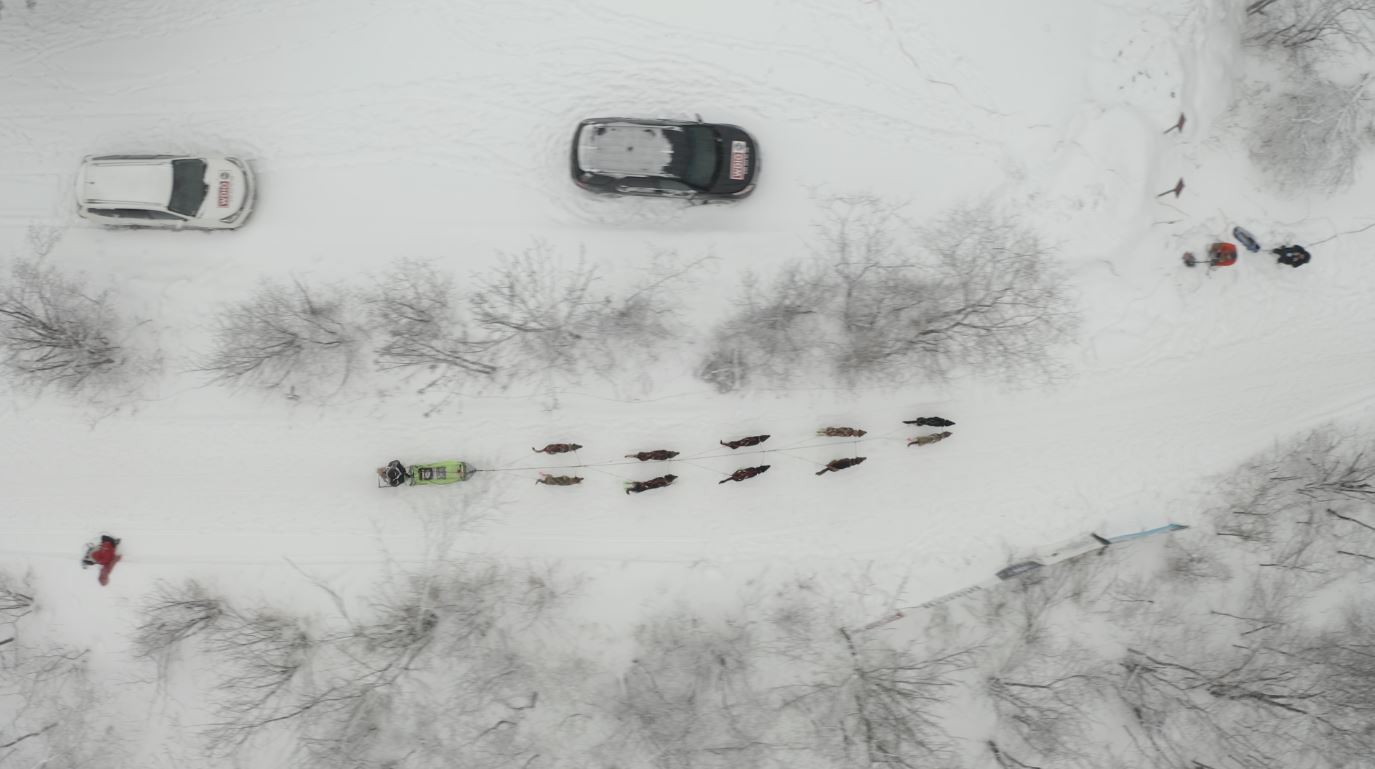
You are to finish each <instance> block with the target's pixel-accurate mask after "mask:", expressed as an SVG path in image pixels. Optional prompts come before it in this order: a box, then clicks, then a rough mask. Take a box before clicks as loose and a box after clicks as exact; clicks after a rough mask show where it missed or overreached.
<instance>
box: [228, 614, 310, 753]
mask: <svg viewBox="0 0 1375 769" xmlns="http://www.w3.org/2000/svg"><path fill="white" fill-rule="evenodd" d="M201 627H204V628H205V633H204V636H203V637H202V641H203V647H204V649H205V650H206V651H207V652H209V653H210V654H212V655H213V656H214V658H215V669H216V673H217V674H218V677H219V684H218V686H216V687H215V692H214V697H215V707H216V711H217V715H218V717H219V720H218V722H216V723H215V724H212V725H211V726H210V727H209V728H207V729H206V730H205V734H206V737H207V738H208V742H209V747H210V749H211V751H212V752H215V753H217V754H221V753H232V752H234V751H236V750H238V749H239V748H240V747H242V745H243V744H244V743H245V742H247V741H248V740H249V739H251V738H252V737H253V736H254V734H255V733H256V731H257V730H258V728H260V727H261V726H262V725H263V724H264V723H266V722H267V720H268V719H272V718H275V717H277V716H278V715H279V713H280V712H281V709H282V708H283V707H284V706H285V705H286V703H287V702H288V701H289V699H290V698H291V696H292V694H293V689H292V684H293V683H294V682H295V680H296V678H297V676H298V675H299V674H300V672H301V669H302V667H303V666H304V665H305V664H306V663H307V662H308V661H309V660H310V658H311V654H312V653H313V651H314V650H315V644H316V640H315V639H313V638H312V637H311V636H310V635H309V634H308V633H307V632H306V631H305V629H304V628H303V627H302V625H301V622H300V620H298V619H296V618H294V617H290V616H288V615H285V614H282V613H279V612H273V611H266V610H258V611H252V612H249V613H247V614H241V613H238V612H235V611H228V612H226V613H225V614H223V615H222V616H220V617H219V618H217V619H215V620H213V621H207V622H205V623H204V624H203V625H201Z"/></svg>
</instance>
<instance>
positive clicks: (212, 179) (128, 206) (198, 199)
mask: <svg viewBox="0 0 1375 769" xmlns="http://www.w3.org/2000/svg"><path fill="white" fill-rule="evenodd" d="M253 192H254V189H253V172H252V171H250V170H249V169H248V165H247V164H245V163H244V162H243V161H241V160H239V159H237V158H231V157H225V156H223V155H210V156H206V157H195V158H192V157H182V156H179V155H92V156H90V157H87V158H86V159H85V160H84V161H83V162H82V164H81V172H80V173H79V174H77V180H76V199H77V205H78V207H79V208H78V212H79V213H80V214H81V216H82V217H84V218H86V219H90V220H91V221H93V222H98V223H100V224H107V225H115V226H123V227H164V228H170V229H181V228H183V227H188V228H193V229H201V230H232V229H234V228H235V227H239V226H241V225H242V224H243V223H244V220H245V219H247V218H248V213H249V211H251V210H252V209H253Z"/></svg>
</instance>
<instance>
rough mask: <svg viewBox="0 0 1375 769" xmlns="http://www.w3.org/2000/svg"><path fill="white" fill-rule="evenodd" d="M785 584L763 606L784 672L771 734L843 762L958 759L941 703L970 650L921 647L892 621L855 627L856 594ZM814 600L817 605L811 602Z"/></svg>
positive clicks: (912, 763)
mask: <svg viewBox="0 0 1375 769" xmlns="http://www.w3.org/2000/svg"><path fill="white" fill-rule="evenodd" d="M866 579H867V577H866ZM789 592H790V593H791V594H790V595H788V596H787V597H786V598H785V600H783V601H781V602H780V603H779V605H778V606H777V607H776V608H774V609H773V610H771V611H770V612H768V613H767V614H766V616H768V617H769V619H770V624H771V626H772V628H773V629H774V630H776V631H777V635H776V636H775V637H773V638H772V639H770V647H771V648H772V649H773V651H774V653H775V654H776V655H778V657H779V659H778V661H777V665H778V667H775V668H774V669H776V670H778V671H780V674H779V675H780V682H779V683H778V684H775V686H774V688H773V692H772V696H773V699H774V701H775V703H776V704H775V708H776V710H777V713H776V717H777V719H778V720H777V722H776V724H775V725H774V726H773V728H772V729H771V731H770V734H771V735H774V736H775V737H774V740H775V742H777V743H778V744H780V745H781V746H786V747H796V746H798V745H799V744H805V745H806V751H807V755H811V756H815V757H817V758H820V759H822V760H824V761H827V762H830V763H831V764H834V765H838V766H859V767H904V768H911V769H915V767H926V766H933V765H941V762H943V761H945V760H948V759H950V758H952V757H953V755H954V753H953V750H954V749H953V745H952V742H951V739H950V737H949V735H948V734H947V733H946V730H945V728H944V726H943V724H942V709H943V708H944V706H945V703H946V702H947V701H948V700H949V699H950V698H951V697H953V696H954V695H955V693H956V691H957V679H956V674H957V673H959V672H960V671H962V670H965V669H966V668H968V667H969V666H970V664H971V662H972V655H971V652H970V650H969V649H968V648H967V647H964V646H963V645H962V644H960V645H959V646H958V647H953V648H954V650H952V647H950V646H947V645H945V643H944V642H942V643H941V644H940V645H937V644H935V643H932V644H930V645H929V646H927V645H923V644H921V643H919V642H918V641H916V640H915V639H913V638H911V637H907V636H903V635H901V634H900V633H899V631H898V630H897V629H894V628H887V629H884V630H881V631H879V630H870V629H854V630H852V629H849V628H848V627H847V626H848V625H850V624H852V623H851V622H848V621H846V619H847V618H848V617H849V616H852V615H853V608H854V606H853V603H854V602H853V601H851V602H850V603H849V604H846V605H840V604H837V603H835V602H834V597H833V596H829V595H826V594H814V595H811V594H808V593H805V592H802V591H800V590H791V591H789ZM900 593H901V589H899V590H898V594H900ZM813 601H819V606H807V605H805V604H810V603H812V602H813ZM799 604H802V605H799ZM804 735H806V738H805V742H803V741H802V740H803V736H804Z"/></svg>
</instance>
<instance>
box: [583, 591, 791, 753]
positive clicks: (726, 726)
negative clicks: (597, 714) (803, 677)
mask: <svg viewBox="0 0 1375 769" xmlns="http://www.w3.org/2000/svg"><path fill="white" fill-rule="evenodd" d="M635 641H636V645H635V652H634V655H635V656H634V658H633V659H632V660H631V662H630V665H629V667H628V669H627V670H626V671H625V673H624V674H623V675H622V676H621V678H620V681H619V687H618V691H617V693H616V694H615V695H612V696H611V698H610V699H611V705H610V710H611V717H612V719H613V722H614V723H615V724H617V725H618V728H617V729H616V730H615V731H614V732H613V734H612V735H611V736H610V738H609V740H608V742H607V744H606V745H604V746H603V750H604V751H606V752H607V754H608V755H609V756H614V757H615V758H614V759H613V760H612V761H613V762H614V763H623V764H626V765H644V766H650V767H657V768H658V769H689V768H691V767H702V768H703V769H709V768H711V767H719V768H720V769H726V768H727V767H734V766H768V765H770V764H771V761H770V760H769V758H770V756H771V755H773V753H774V747H773V746H772V745H771V744H769V741H768V740H766V739H764V730H765V729H766V727H767V724H768V721H769V711H770V709H771V708H770V706H769V704H768V703H767V702H766V701H765V691H766V687H765V686H764V685H763V684H762V683H761V682H760V681H759V680H758V676H759V673H760V671H759V670H758V669H757V667H758V663H759V660H760V658H761V656H762V655H763V653H764V650H763V649H761V648H759V641H758V639H756V638H755V637H754V634H753V633H752V632H751V630H750V628H749V626H748V624H747V623H744V622H740V621H733V620H729V619H728V620H723V621H712V620H708V619H706V618H703V617H699V616H695V615H693V614H691V613H690V612H688V611H687V610H683V611H679V612H676V613H670V614H666V615H663V616H659V617H655V618H653V619H651V620H649V621H648V622H646V623H644V624H643V625H641V626H640V627H639V628H637V629H636V631H635Z"/></svg>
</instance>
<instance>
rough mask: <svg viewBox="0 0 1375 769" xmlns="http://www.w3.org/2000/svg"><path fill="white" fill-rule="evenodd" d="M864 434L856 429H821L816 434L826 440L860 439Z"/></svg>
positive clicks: (864, 431) (863, 431)
mask: <svg viewBox="0 0 1375 769" xmlns="http://www.w3.org/2000/svg"><path fill="white" fill-rule="evenodd" d="M866 432H868V431H867V430H861V429H859V428H858V427H823V428H821V429H820V430H817V431H816V434H817V435H824V436H826V437H827V438H862V437H864V434H865V433H866Z"/></svg>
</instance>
